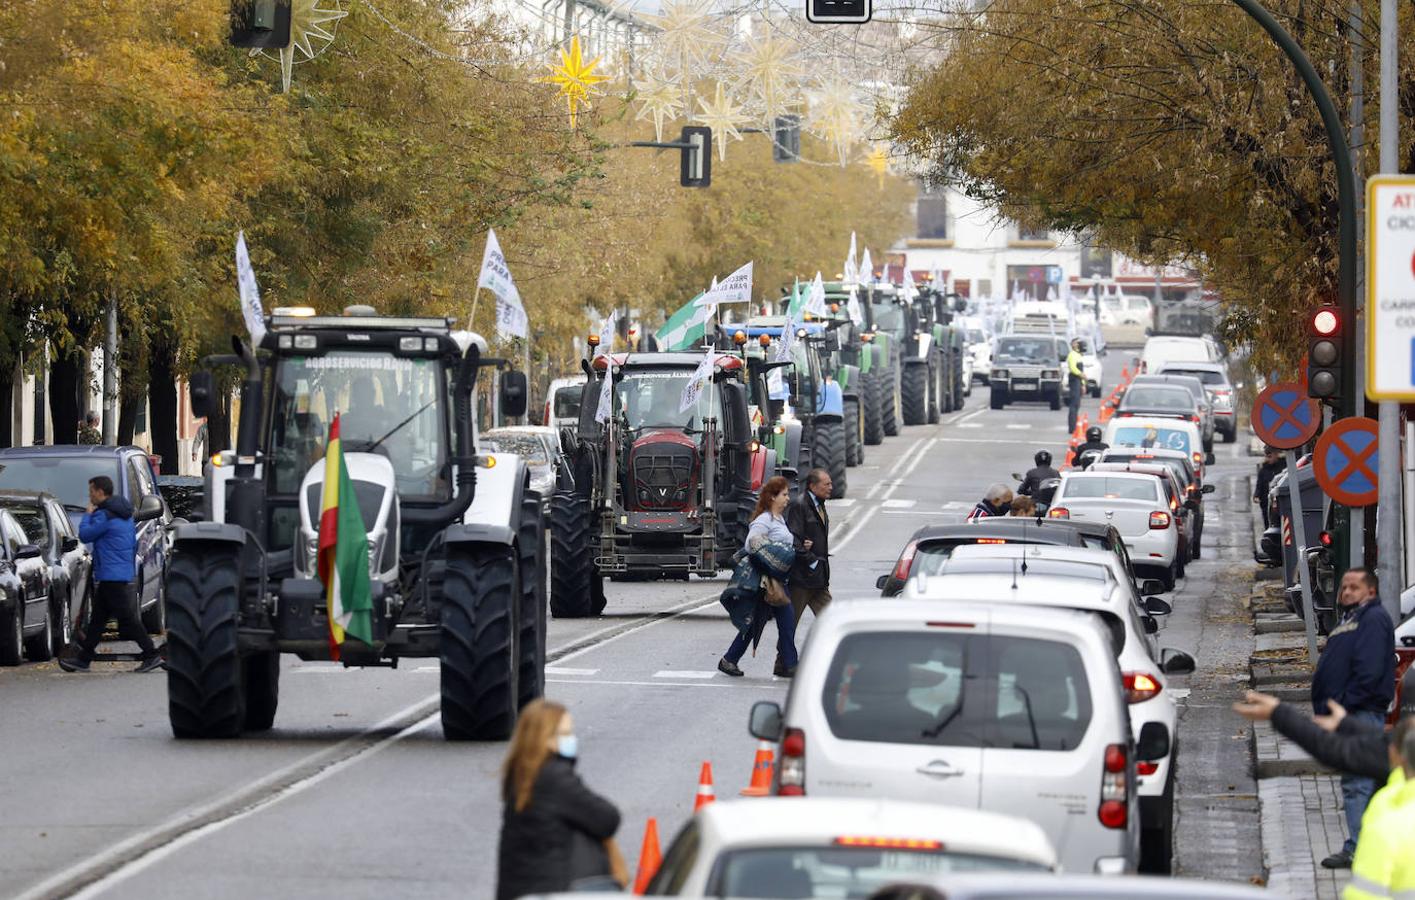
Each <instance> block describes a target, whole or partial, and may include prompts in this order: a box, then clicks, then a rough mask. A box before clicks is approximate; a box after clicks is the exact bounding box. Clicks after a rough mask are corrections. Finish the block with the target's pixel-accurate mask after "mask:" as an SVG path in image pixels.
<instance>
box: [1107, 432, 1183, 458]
mask: <svg viewBox="0 0 1415 900" xmlns="http://www.w3.org/2000/svg"><path fill="white" fill-rule="evenodd" d="M1189 441H1190V437H1189V432H1188V431H1186V430H1183V429H1180V428H1161V427H1158V426H1151V425H1124V426H1121V427H1120V428H1117V429H1116V430H1115V440H1113V441H1111V443H1112V444H1116V445H1118V446H1121V447H1160V448H1162V449H1165V450H1183V451H1184V452H1185V453H1189V452H1191V450H1192V448H1191V447H1190V446H1189Z"/></svg>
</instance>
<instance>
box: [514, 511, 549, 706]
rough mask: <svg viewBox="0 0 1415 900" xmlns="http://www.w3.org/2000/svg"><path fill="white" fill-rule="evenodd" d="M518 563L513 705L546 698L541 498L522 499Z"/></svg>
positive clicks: (543, 539)
mask: <svg viewBox="0 0 1415 900" xmlns="http://www.w3.org/2000/svg"><path fill="white" fill-rule="evenodd" d="M516 544H517V547H516V549H517V551H518V553H519V559H520V563H521V617H520V623H519V624H520V636H521V639H520V643H519V647H520V649H519V651H518V654H517V666H518V668H519V670H520V671H519V673H518V675H517V679H516V691H517V695H516V705H517V707H518V708H522V709H524V708H525V706H526V704H527V703H530V702H531V701H532V700H535V699H537V698H539V697H541V696H543V695H544V694H545V621H546V612H545V517H544V515H543V514H542V512H541V498H540V494H538V493H536V492H535V491H527V492H526V494H525V496H524V497H523V498H522V499H521V527H520V528H519V529H518V531H517V536H516Z"/></svg>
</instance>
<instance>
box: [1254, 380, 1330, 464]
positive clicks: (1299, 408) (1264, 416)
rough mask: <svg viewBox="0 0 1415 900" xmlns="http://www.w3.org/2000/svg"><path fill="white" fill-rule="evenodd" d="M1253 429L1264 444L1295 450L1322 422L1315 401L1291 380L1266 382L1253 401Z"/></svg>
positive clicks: (1309, 438)
mask: <svg viewBox="0 0 1415 900" xmlns="http://www.w3.org/2000/svg"><path fill="white" fill-rule="evenodd" d="M1251 420H1252V423H1253V430H1254V431H1256V432H1257V433H1258V437H1260V438H1262V439H1263V442H1264V443H1266V444H1271V445H1272V446H1274V447H1276V448H1278V449H1279V450H1295V449H1296V448H1298V447H1300V446H1302V445H1303V444H1305V443H1307V442H1308V441H1310V440H1311V439H1312V435H1314V434H1316V433H1317V428H1318V426H1320V425H1321V424H1322V415H1321V412H1320V410H1319V408H1318V406H1317V403H1316V401H1314V400H1312V399H1311V398H1310V397H1308V396H1307V389H1306V388H1304V387H1302V385H1300V384H1298V383H1297V382H1295V381H1280V382H1278V383H1277V384H1270V385H1268V386H1267V387H1266V388H1264V389H1263V392H1262V393H1261V394H1259V395H1258V399H1257V400H1254V401H1253V415H1252V417H1251Z"/></svg>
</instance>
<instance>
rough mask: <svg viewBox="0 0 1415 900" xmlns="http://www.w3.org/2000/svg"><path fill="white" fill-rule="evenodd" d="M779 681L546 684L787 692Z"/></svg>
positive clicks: (783, 681)
mask: <svg viewBox="0 0 1415 900" xmlns="http://www.w3.org/2000/svg"><path fill="white" fill-rule="evenodd" d="M777 681H778V679H776V678H773V679H772V680H771V681H769V682H747V683H745V684H742V683H729V682H726V681H676V682H675V681H608V680H605V679H601V678H587V679H586V678H575V679H570V678H547V679H546V680H545V682H546V684H607V685H615V686H618V687H655V688H665V687H669V688H680V687H683V688H718V689H720V690H728V691H740V690H742V689H743V688H746V689H748V690H757V691H760V690H773V691H784V690H786V688H787V687H789V686H790V685H789V683H788V682H787V681H786V679H780V683H779V684H778V683H775V682H777Z"/></svg>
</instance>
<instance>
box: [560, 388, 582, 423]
mask: <svg viewBox="0 0 1415 900" xmlns="http://www.w3.org/2000/svg"><path fill="white" fill-rule="evenodd" d="M584 389H585V386H584V385H583V384H575V385H571V386H569V387H563V388H560V389H559V390H557V391H556V392H555V418H557V419H578V418H579V417H580V393H581V392H582V391H583V390H584Z"/></svg>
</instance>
